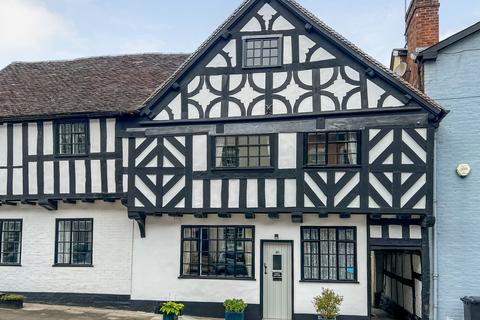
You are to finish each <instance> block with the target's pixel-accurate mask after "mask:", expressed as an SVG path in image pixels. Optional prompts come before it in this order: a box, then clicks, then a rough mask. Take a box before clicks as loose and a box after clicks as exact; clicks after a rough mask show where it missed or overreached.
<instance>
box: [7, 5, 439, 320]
mask: <svg viewBox="0 0 480 320" xmlns="http://www.w3.org/2000/svg"><path fill="white" fill-rule="evenodd" d="M445 114H446V112H445V110H443V109H442V108H441V107H440V106H438V105H437V104H436V103H435V102H433V101H432V100H431V99H429V98H428V97H426V96H425V95H424V94H422V93H421V92H419V91H417V90H415V89H414V88H413V87H411V86H409V85H408V84H407V83H406V82H404V81H403V80H401V79H399V78H397V77H396V76H394V75H393V74H392V73H391V72H390V71H388V69H386V68H385V67H383V66H382V65H381V64H379V63H378V62H376V61H374V60H373V59H372V58H370V57H369V56H367V55H366V54H364V53H363V52H361V51H360V50H359V49H358V48H356V47H355V46H354V45H353V44H351V43H349V42H348V41H347V40H345V39H344V38H343V37H341V36H340V35H338V34H337V33H336V32H335V31H333V30H332V29H330V28H329V27H327V26H326V25H325V24H323V23H322V22H320V21H319V20H318V19H317V18H316V17H315V16H313V15H312V14H311V13H309V12H307V11H306V10H305V9H304V8H302V7H301V6H300V5H299V4H297V3H296V2H294V1H292V0H270V1H267V0H248V1H245V2H244V3H243V4H242V5H241V6H240V7H239V8H238V9H237V10H236V11H235V12H234V13H233V14H232V16H230V17H229V18H228V19H227V20H226V21H225V23H224V24H222V26H220V27H219V29H217V30H216V31H215V32H214V34H213V35H212V36H211V37H210V38H209V39H208V40H207V41H206V42H205V43H204V44H203V45H202V46H201V47H200V48H199V49H198V50H197V51H196V52H195V53H193V54H192V55H191V56H190V57H188V58H187V57H186V56H182V55H133V56H119V57H100V58H90V59H79V60H74V61H67V62H65V61H64V62H45V63H14V64H12V65H10V66H8V67H7V68H5V69H4V70H2V71H1V72H0V117H1V119H0V121H1V124H0V150H5V152H3V153H2V154H0V200H1V203H2V204H3V206H2V207H0V233H1V237H0V239H1V240H0V241H1V242H0V248H1V250H0V251H1V254H0V291H5V292H21V293H23V294H25V295H26V296H27V298H28V299H30V301H44V302H61V303H71V304H82V305H95V306H105V305H108V306H115V307H120V308H132V309H144V310H149V311H151V310H152V309H153V308H154V307H155V306H158V304H159V303H160V302H161V301H166V300H176V301H182V302H183V303H185V305H186V308H185V313H186V314H192V315H210V316H221V315H222V312H223V306H222V303H223V301H224V300H225V299H227V298H242V299H244V300H245V301H246V302H247V303H248V304H249V307H248V308H247V317H249V319H261V318H263V319H310V318H311V319H314V308H313V305H312V303H311V300H312V298H313V297H314V296H315V295H317V294H319V293H320V292H321V288H322V287H328V288H332V289H334V290H335V291H336V292H338V293H340V294H341V295H343V296H344V302H343V304H342V306H341V317H340V318H341V319H347V318H352V319H353V318H369V315H370V309H371V305H372V302H373V301H372V300H373V299H372V297H373V295H374V293H378V290H377V288H376V286H375V284H376V283H377V282H376V280H378V279H377V277H380V276H381V277H384V278H385V279H388V281H386V283H388V288H386V290H387V291H385V298H388V297H389V295H395V299H398V297H400V296H401V298H402V304H403V305H404V308H405V309H406V310H407V311H408V312H410V313H411V314H412V315H416V316H417V317H421V318H424V319H427V318H428V317H429V307H428V298H429V285H428V282H429V258H428V256H429V252H428V241H429V239H428V227H429V226H430V222H431V219H430V217H431V214H432V204H433V203H432V185H433V175H432V174H433V141H434V133H435V128H436V127H437V126H438V124H439V122H440V121H441V119H442V118H443V116H444V115H445ZM398 250H402V252H403V253H404V254H399V253H398ZM379 261H382V263H379ZM398 266H401V267H400V268H398ZM408 268H410V269H408ZM406 270H410V271H409V272H410V275H409V277H410V281H409V282H405V281H404V280H402V279H406V278H408V274H406V273H405V272H406ZM422 284H423V285H422ZM393 288H394V289H393ZM387 293H388V294H387ZM392 298H393V297H392Z"/></svg>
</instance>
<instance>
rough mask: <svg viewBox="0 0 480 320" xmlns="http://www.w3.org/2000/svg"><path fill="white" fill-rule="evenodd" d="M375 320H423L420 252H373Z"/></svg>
mask: <svg viewBox="0 0 480 320" xmlns="http://www.w3.org/2000/svg"><path fill="white" fill-rule="evenodd" d="M370 259H371V283H370V286H371V291H370V292H371V294H372V297H371V301H372V304H371V317H372V319H378V320H380V319H381V320H384V319H399V320H403V319H421V317H422V260H421V252H420V251H419V250H412V249H405V250H402V249H388V250H385V249H379V250H371V251H370Z"/></svg>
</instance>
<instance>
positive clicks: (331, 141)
mask: <svg viewBox="0 0 480 320" xmlns="http://www.w3.org/2000/svg"><path fill="white" fill-rule="evenodd" d="M359 150H360V139H359V134H358V132H331V133H321V132H317V133H308V134H307V135H306V160H305V161H306V164H307V165H313V166H318V165H320V166H325V165H332V166H335V165H357V164H359V159H358V158H359Z"/></svg>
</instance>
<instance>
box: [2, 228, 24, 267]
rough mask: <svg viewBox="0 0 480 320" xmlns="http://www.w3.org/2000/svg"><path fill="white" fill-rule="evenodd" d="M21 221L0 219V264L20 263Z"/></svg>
mask: <svg viewBox="0 0 480 320" xmlns="http://www.w3.org/2000/svg"><path fill="white" fill-rule="evenodd" d="M21 245H22V221H21V220H0V264H4V265H16V264H20V256H21Z"/></svg>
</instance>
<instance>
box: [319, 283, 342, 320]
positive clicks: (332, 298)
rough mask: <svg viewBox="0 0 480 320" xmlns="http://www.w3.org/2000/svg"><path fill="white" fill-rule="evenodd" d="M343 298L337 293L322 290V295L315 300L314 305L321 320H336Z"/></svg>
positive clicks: (325, 289)
mask: <svg viewBox="0 0 480 320" xmlns="http://www.w3.org/2000/svg"><path fill="white" fill-rule="evenodd" d="M342 302H343V297H342V296H340V295H338V294H336V293H335V291H333V290H331V289H327V288H323V289H322V294H321V295H318V296H316V297H314V298H313V305H314V306H315V311H316V312H317V315H318V319H319V320H334V319H336V318H337V316H338V313H339V312H340V305H341V304H342Z"/></svg>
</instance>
